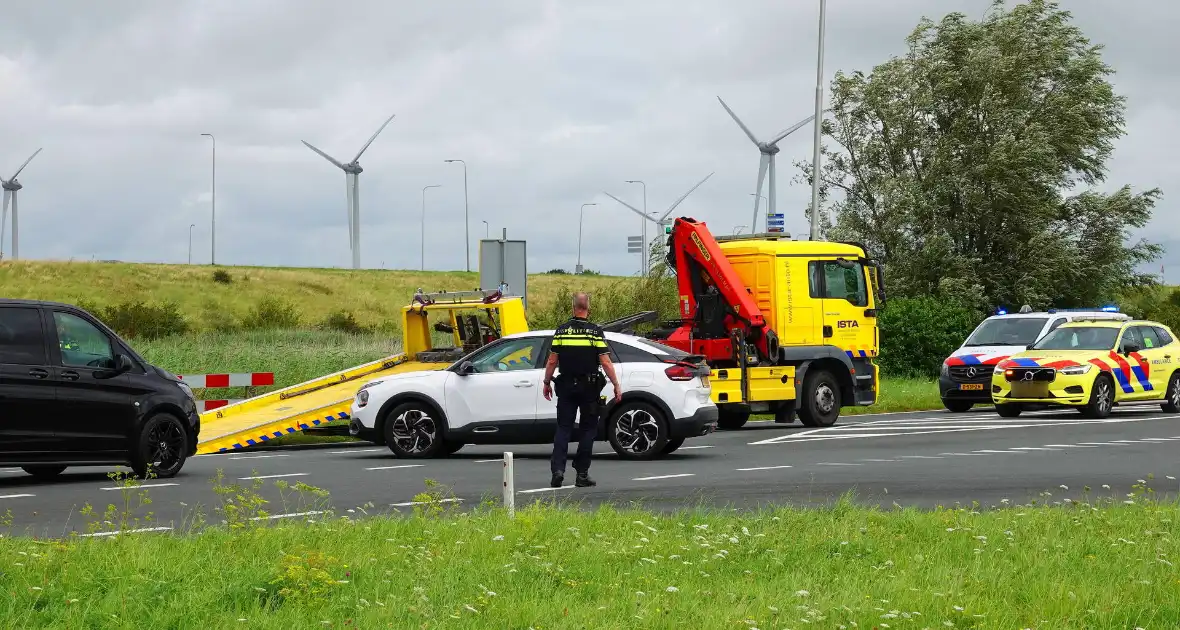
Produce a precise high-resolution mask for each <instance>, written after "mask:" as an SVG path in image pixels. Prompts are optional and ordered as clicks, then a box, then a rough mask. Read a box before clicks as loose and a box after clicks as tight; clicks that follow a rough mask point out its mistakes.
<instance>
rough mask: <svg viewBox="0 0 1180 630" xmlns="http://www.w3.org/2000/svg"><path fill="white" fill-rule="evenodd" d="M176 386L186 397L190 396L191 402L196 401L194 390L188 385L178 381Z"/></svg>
mask: <svg viewBox="0 0 1180 630" xmlns="http://www.w3.org/2000/svg"><path fill="white" fill-rule="evenodd" d="M176 386H177V387H179V388H180V391H182V392H184V395H185V396H188V398H189V400H196V397H195V396H193V388H191V387H189V386H188V383H185V382H184V381H176Z"/></svg>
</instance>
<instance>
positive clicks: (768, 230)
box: [766, 225, 783, 232]
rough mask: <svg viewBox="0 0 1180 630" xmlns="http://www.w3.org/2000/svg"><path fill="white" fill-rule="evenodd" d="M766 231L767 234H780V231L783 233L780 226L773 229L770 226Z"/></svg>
mask: <svg viewBox="0 0 1180 630" xmlns="http://www.w3.org/2000/svg"><path fill="white" fill-rule="evenodd" d="M766 231H767V232H782V231H783V228H782V227H781V226H780V227H775V226H773V225H772V226H770V227H768V228H766Z"/></svg>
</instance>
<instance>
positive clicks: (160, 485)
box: [99, 483, 180, 490]
mask: <svg viewBox="0 0 1180 630" xmlns="http://www.w3.org/2000/svg"><path fill="white" fill-rule="evenodd" d="M179 485H180V484H178V483H145V484H140V485H138V486H128V487H127V488H126V489H127V490H137V489H139V488H164V487H167V486H179ZM123 489H124V488H122V487H120V486H109V487H106V488H99V490H123Z"/></svg>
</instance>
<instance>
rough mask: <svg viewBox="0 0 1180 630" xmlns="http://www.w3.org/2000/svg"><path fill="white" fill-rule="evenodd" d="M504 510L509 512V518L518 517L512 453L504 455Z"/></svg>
mask: <svg viewBox="0 0 1180 630" xmlns="http://www.w3.org/2000/svg"><path fill="white" fill-rule="evenodd" d="M504 509H506V510H508V517H509V518H515V516H516V480H515V479H514V478H513V472H512V453H511V452H505V453H504Z"/></svg>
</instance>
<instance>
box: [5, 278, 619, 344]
mask: <svg viewBox="0 0 1180 630" xmlns="http://www.w3.org/2000/svg"><path fill="white" fill-rule="evenodd" d="M215 271H219V272H223V273H224V274H225V275H221V280H222V281H221V282H218V281H216V280H215V279H214V273H215ZM219 275H220V274H219ZM227 280H228V281H227ZM621 282H628V283H629V282H634V281H633V280H627V279H625V278H618V277H608V276H571V275H560V274H536V275H533V276H531V277H530V278H529V287H528V288H529V303H530V306H531V307H533V308H532V309H530V310H538V309H540V310H544V309H548V308H549V307H550V306H551V305H552V303H553V302H554V300H555V298H556V297H557V296H558V295H559V294H560V295H564V294H565V292H567V291H568V290H570V289H574V290H579V289H580V290H586V291H591V292H594V291H600V292H605V291H607V290H608V289H609V288H610V287H612V286H614V285H618V284H619V283H621ZM478 284H479V276H478V274H476V273H466V272H431V271H427V272H418V271H386V270H360V271H353V270H344V269H296V268H277V267H209V266H203V265H202V266H194V265H156V264H132V263H90V262H34V261H18V262H4V263H0V297H7V298H26V299H38V300H55V301H59V302H67V303H73V304H83V305H87V306H95V307H100V308H105V307H111V306H115V305H119V304H129V303H140V302H141V303H144V304H152V305H159V304H165V303H172V304H175V305H176V306H177V307H178V310H179V312H180V314H181V315H182V316H183V317H184V319H185V321H186V322H187V324H188V327H189V329H190V330H195V331H201V330H224V329H227V328H236V327H238V326H239V325H240V324H241V322H243V321H245V320H246V319H247V318H248V317H249V316H250V315H251V313H252V312H254V311H256V310H257V309H258V308H259V305H260V304H262V303H263V301H264V299H266V298H272V299H276V300H278V301H281V302H284V303H286V304H288V305H290V306H293V307H294V314H295V316H296V317H297V318H298V324H299V325H298V327H300V328H304V327H312V326H316V325H317V324H320V323H321V322H324V321H325V320H326V319H327V318H328V317H329V316H331V315H332V314H334V313H343V312H348V313H351V314H352V315H353V316H354V317H355V319H356V321H357V323H358V324H360V325H361V326H363V327H366V328H381V329H387V330H390V329H394V328H396V327H397V326H398V323H397V322H399V321H400V317H401V315H400V309H401V308H402V307H403V306H405V305H406V304H408V303H409V300H410V299H411V297H412V296H413V294H414V292H415V291H416V290H417V289H418V288H421V289H423V290H424V291H427V292H431V291H442V290H446V291H460V290H470V289H474V288H476V287H477V286H478Z"/></svg>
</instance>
